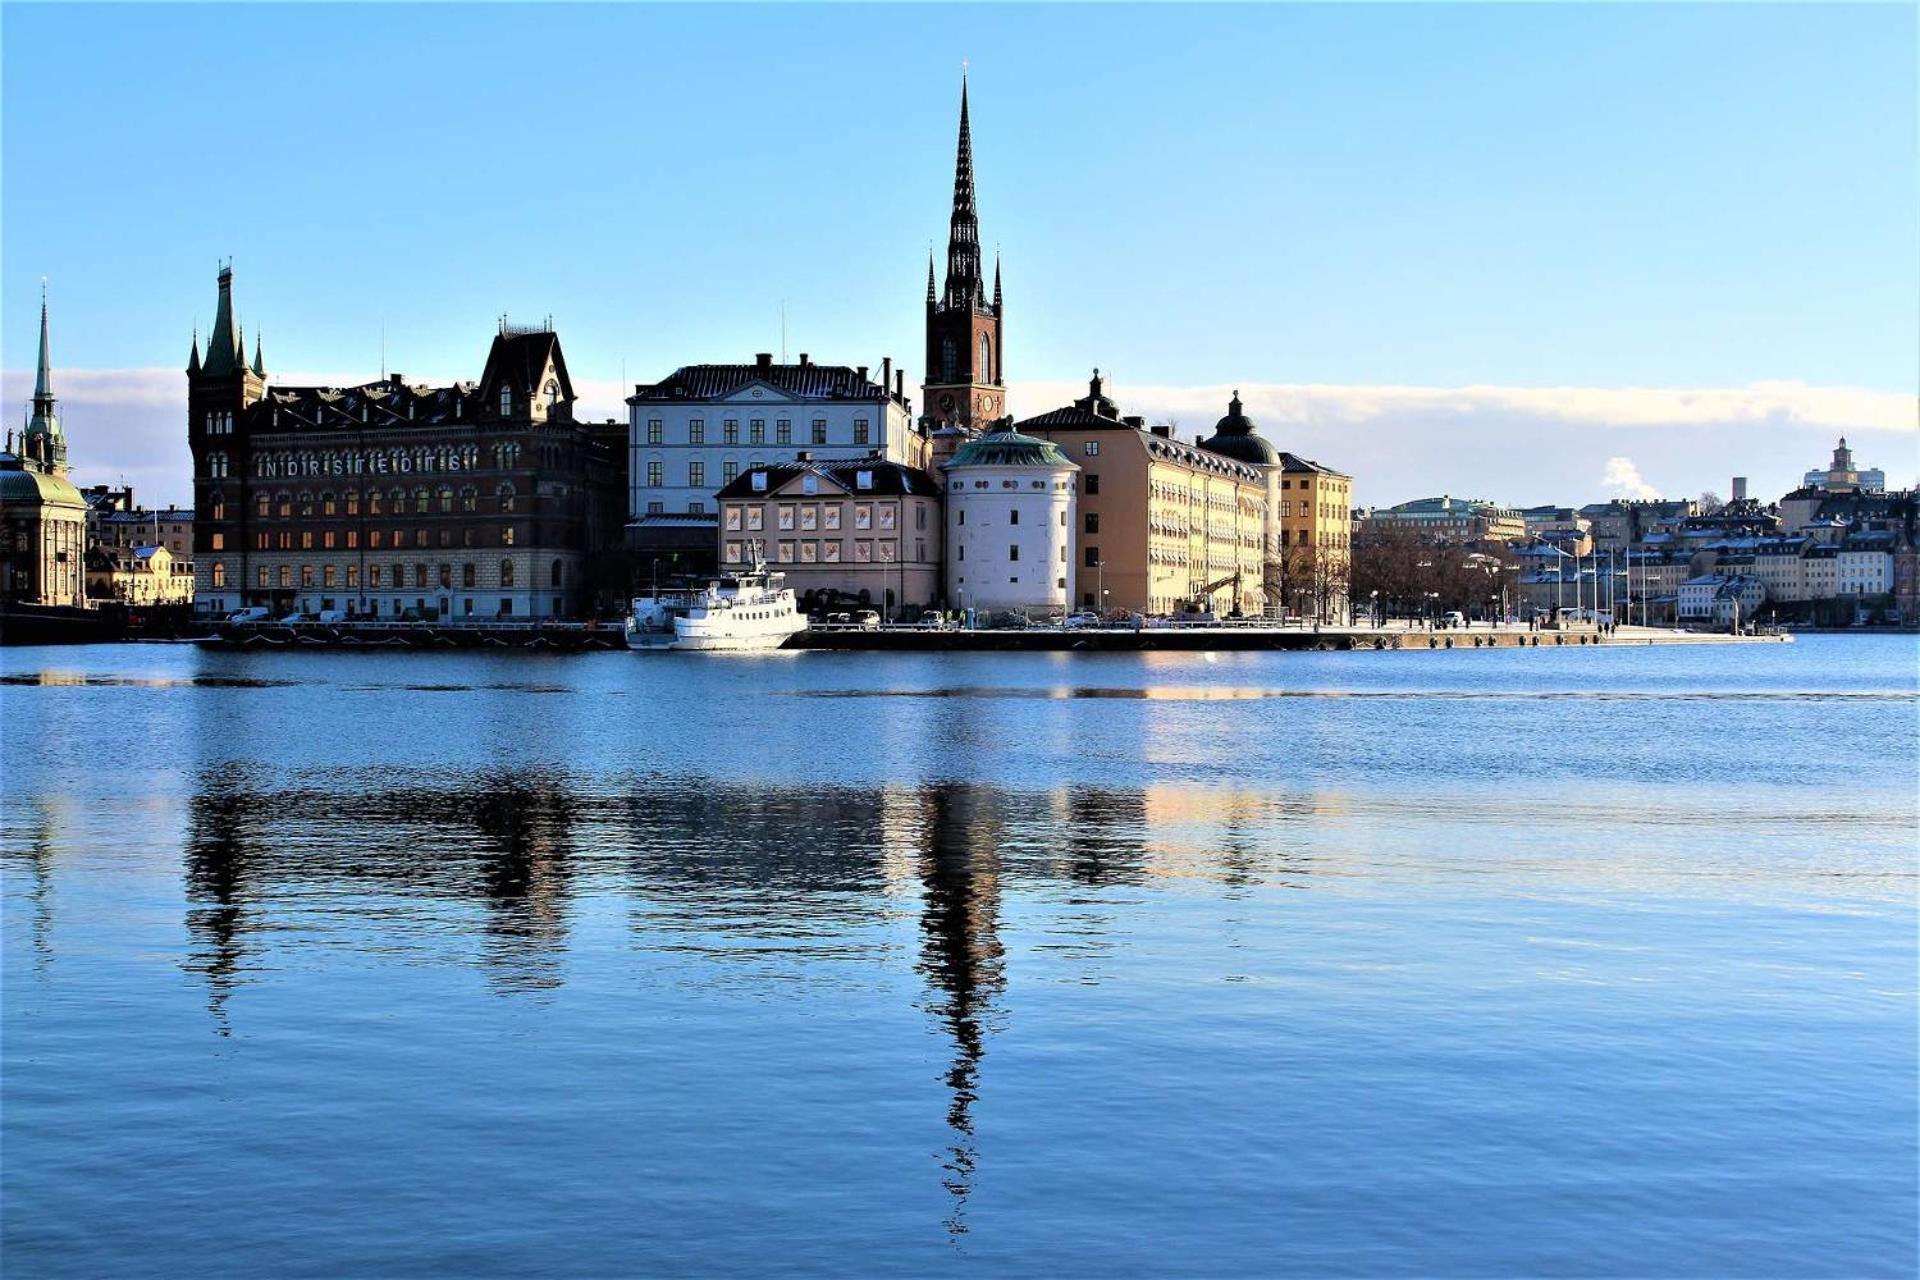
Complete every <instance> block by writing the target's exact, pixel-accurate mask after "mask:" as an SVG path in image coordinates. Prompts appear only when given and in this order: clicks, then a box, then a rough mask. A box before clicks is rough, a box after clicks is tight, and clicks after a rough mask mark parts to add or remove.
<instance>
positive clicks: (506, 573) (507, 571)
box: [500, 560, 513, 587]
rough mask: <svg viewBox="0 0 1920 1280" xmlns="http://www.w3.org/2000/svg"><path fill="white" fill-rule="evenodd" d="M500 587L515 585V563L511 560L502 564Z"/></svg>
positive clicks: (503, 561)
mask: <svg viewBox="0 0 1920 1280" xmlns="http://www.w3.org/2000/svg"><path fill="white" fill-rule="evenodd" d="M500 585H501V586H503V587H510V586H512V585H513V561H511V560H502V561H501V562H500Z"/></svg>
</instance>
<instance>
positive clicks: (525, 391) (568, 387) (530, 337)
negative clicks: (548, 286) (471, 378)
mask: <svg viewBox="0 0 1920 1280" xmlns="http://www.w3.org/2000/svg"><path fill="white" fill-rule="evenodd" d="M549 363H551V364H552V365H553V370H554V374H555V377H556V380H557V381H558V382H559V383H560V399H561V401H562V402H571V401H572V400H573V399H574V395H573V379H571V378H569V377H568V376H567V359H566V356H564V355H563V354H561V351H560V335H559V334H557V333H554V332H553V331H552V330H551V329H544V328H543V329H532V330H523V329H515V328H512V327H510V326H507V325H505V324H503V325H502V326H501V328H500V332H499V333H497V334H495V335H494V339H493V347H492V349H491V350H489V351H488V352H487V367H486V369H485V370H484V371H483V372H482V373H481V374H480V394H481V395H483V396H486V397H489V398H491V397H492V396H493V395H494V393H495V392H497V391H498V390H499V389H500V387H501V385H502V384H503V383H504V384H505V385H507V386H509V387H512V388H513V389H514V391H515V392H517V393H518V394H520V395H523V396H531V395H533V394H534V393H535V392H536V391H538V390H539V389H540V388H539V385H538V384H539V381H540V379H541V378H542V377H544V376H545V374H546V372H547V365H548V364H549Z"/></svg>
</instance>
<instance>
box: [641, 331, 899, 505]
mask: <svg viewBox="0 0 1920 1280" xmlns="http://www.w3.org/2000/svg"><path fill="white" fill-rule="evenodd" d="M889 383H891V384H892V385H891V386H889V385H888V384H889ZM627 443H628V461H629V471H628V478H627V483H628V501H627V516H628V521H629V523H630V524H632V523H634V522H638V521H640V520H641V519H642V518H643V517H645V516H648V515H671V514H676V513H692V514H695V515H703V514H711V513H712V512H714V511H715V510H716V508H715V506H714V497H713V495H714V494H715V493H716V492H717V491H718V490H719V489H721V488H722V487H723V486H725V485H728V484H731V483H733V481H734V479H735V478H736V477H737V476H739V475H740V474H741V473H742V472H745V471H747V470H749V469H750V468H753V467H759V466H770V465H772V464H774V463H777V462H791V461H793V459H794V457H795V455H796V453H798V452H799V451H800V450H806V451H807V452H808V453H809V454H810V455H811V456H812V457H813V458H814V459H815V460H816V461H823V462H824V461H833V460H836V459H842V458H864V457H867V456H869V455H871V454H872V453H874V451H876V450H878V451H879V454H880V456H881V458H882V459H884V460H885V461H888V462H898V463H901V464H902V465H904V466H909V467H916V468H920V469H922V470H924V469H925V468H926V466H927V461H928V458H927V438H926V434H925V433H924V432H923V431H922V430H921V429H920V428H919V427H918V426H917V425H916V424H915V423H914V421H913V416H912V414H911V412H910V407H909V405H908V403H907V399H906V396H905V377H904V375H898V374H896V373H895V372H894V369H893V361H892V359H891V358H889V359H888V360H886V361H885V362H884V363H883V364H882V365H881V373H880V380H879V381H878V382H875V381H873V380H871V379H870V378H869V377H868V376H867V366H865V365H861V366H859V367H858V368H848V367H846V366H844V365H823V364H814V363H813V362H812V361H811V360H809V359H808V358H807V356H806V355H805V354H802V355H801V357H800V363H798V364H775V363H773V357H772V356H771V355H768V354H766V353H764V352H763V353H761V354H760V355H759V356H758V357H757V358H756V359H755V362H754V363H753V364H693V365H683V366H682V367H680V368H678V369H675V370H674V371H673V372H672V373H670V374H668V375H667V376H666V377H665V378H662V379H661V380H660V381H659V382H657V383H655V384H654V385H652V386H636V387H635V388H634V393H633V395H632V396H630V397H628V399H627Z"/></svg>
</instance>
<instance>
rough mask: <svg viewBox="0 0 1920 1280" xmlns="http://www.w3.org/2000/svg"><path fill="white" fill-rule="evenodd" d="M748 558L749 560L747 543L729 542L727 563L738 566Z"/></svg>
mask: <svg viewBox="0 0 1920 1280" xmlns="http://www.w3.org/2000/svg"><path fill="white" fill-rule="evenodd" d="M746 558H747V544H746V543H744V542H729V543H728V544H727V563H728V564H737V563H739V562H740V561H742V560H745V559H746Z"/></svg>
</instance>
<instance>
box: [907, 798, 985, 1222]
mask: <svg viewBox="0 0 1920 1280" xmlns="http://www.w3.org/2000/svg"><path fill="white" fill-rule="evenodd" d="M992 799H993V793H991V792H990V791H988V790H986V789H984V788H979V787H972V786H941V787H936V788H933V790H932V794H931V795H930V796H929V797H928V811H929V819H930V820H929V822H928V828H927V830H928V841H927V850H926V853H925V854H924V855H923V856H922V858H921V863H920V883H921V911H920V932H921V940H920V963H919V965H918V968H919V970H920V972H921V973H922V974H923V975H925V976H926V978H927V980H928V981H929V982H930V983H932V984H933V986H934V988H935V989H936V994H935V995H934V997H933V999H932V1000H931V1001H930V1003H929V1005H928V1009H929V1011H930V1012H931V1013H933V1014H934V1016H935V1017H937V1018H939V1019H940V1021H941V1023H942V1024H943V1025H944V1026H945V1028H946V1031H947V1034H948V1035H949V1036H951V1037H952V1038H953V1062H952V1065H951V1066H949V1067H948V1069H947V1073H946V1080H947V1088H948V1090H949V1091H950V1092H951V1093H952V1095H953V1099H952V1102H951V1104H950V1105H949V1106H948V1108H947V1123H948V1124H949V1125H950V1126H952V1128H953V1141H952V1145H951V1146H949V1147H948V1149H947V1158H946V1160H945V1161H944V1165H945V1168H946V1171H947V1177H946V1184H947V1190H948V1191H950V1192H952V1193H953V1198H954V1203H953V1212H952V1214H951V1216H950V1217H949V1218H948V1220H947V1229H948V1231H949V1232H950V1233H952V1234H954V1235H961V1234H963V1233H964V1232H965V1231H966V1229H967V1226H966V1207H967V1196H968V1195H969V1194H970V1193H971V1192H972V1190H973V1174H974V1166H975V1163H976V1161H977V1158H978V1151H977V1148H976V1145H975V1143H974V1137H973V1104H974V1102H975V1101H976V1100H978V1098H979V1096H980V1095H979V1085H980V1060H981V1059H982V1058H983V1057H985V1056H986V1030H987V1025H986V1024H987V1019H988V1016H989V1015H990V1013H991V1011H992V1005H993V998H994V996H995V995H996V994H997V993H998V992H999V991H1000V990H1001V989H1002V987H1003V986H1004V985H1005V974H1004V970H1003V966H1002V963H1001V961H1002V950H1001V946H1000V937H999V911H1000V837H1001V831H1000V825H1001V823H1000V817H1001V815H1000V814H999V812H998V811H997V809H996V807H995V806H994V805H993V803H992Z"/></svg>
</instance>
